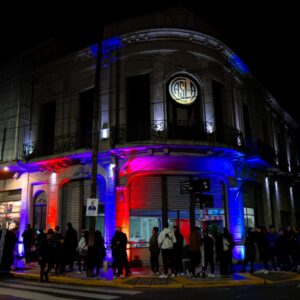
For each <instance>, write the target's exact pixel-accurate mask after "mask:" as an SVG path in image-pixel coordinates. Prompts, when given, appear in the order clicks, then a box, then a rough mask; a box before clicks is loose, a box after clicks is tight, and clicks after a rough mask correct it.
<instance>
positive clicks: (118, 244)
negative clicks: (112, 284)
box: [110, 226, 130, 278]
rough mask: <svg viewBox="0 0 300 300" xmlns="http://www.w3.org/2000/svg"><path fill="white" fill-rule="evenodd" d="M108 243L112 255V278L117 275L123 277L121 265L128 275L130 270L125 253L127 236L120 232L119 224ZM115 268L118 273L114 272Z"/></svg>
mask: <svg viewBox="0 0 300 300" xmlns="http://www.w3.org/2000/svg"><path fill="white" fill-rule="evenodd" d="M110 244H111V249H112V257H113V273H114V278H116V277H118V276H120V277H123V267H124V268H125V274H126V276H127V275H129V273H130V270H129V263H128V259H127V253H126V246H127V236H126V234H125V233H123V232H122V230H121V227H120V226H118V227H117V230H116V232H115V234H114V236H113V238H112V240H111V243H110ZM116 269H118V273H116Z"/></svg>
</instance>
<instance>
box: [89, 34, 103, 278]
mask: <svg viewBox="0 0 300 300" xmlns="http://www.w3.org/2000/svg"><path fill="white" fill-rule="evenodd" d="M97 46H98V47H97V58H96V73H95V92H94V107H93V132H92V169H91V193H90V197H91V198H96V197H97V169H98V148H99V126H100V125H99V124H100V120H99V116H100V107H99V105H100V91H101V87H100V77H101V76H100V75H101V38H99V40H98V43H97ZM96 205H97V206H98V203H97V204H96ZM89 224H90V226H89V243H88V250H89V251H88V255H91V254H92V252H93V251H91V249H92V247H93V246H94V240H95V228H96V217H95V216H90V217H89ZM92 272H93V270H92V268H91V267H90V266H87V276H89V277H91V276H92V275H93V274H92Z"/></svg>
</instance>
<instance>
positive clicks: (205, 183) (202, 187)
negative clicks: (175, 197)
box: [192, 179, 210, 192]
mask: <svg viewBox="0 0 300 300" xmlns="http://www.w3.org/2000/svg"><path fill="white" fill-rule="evenodd" d="M192 185H193V189H194V192H208V191H209V190H210V181H209V179H198V180H194V181H193V184H192Z"/></svg>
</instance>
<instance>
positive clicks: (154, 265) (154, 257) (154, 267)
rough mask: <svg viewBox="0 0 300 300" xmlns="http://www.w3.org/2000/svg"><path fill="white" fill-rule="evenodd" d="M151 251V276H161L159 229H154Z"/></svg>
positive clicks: (150, 242)
mask: <svg viewBox="0 0 300 300" xmlns="http://www.w3.org/2000/svg"><path fill="white" fill-rule="evenodd" d="M149 250H150V264H151V273H150V275H159V252H160V249H159V247H158V227H153V229H152V235H151V237H150V240H149Z"/></svg>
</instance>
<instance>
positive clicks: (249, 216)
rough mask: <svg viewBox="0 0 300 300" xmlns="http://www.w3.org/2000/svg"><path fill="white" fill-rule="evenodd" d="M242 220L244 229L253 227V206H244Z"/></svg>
mask: <svg viewBox="0 0 300 300" xmlns="http://www.w3.org/2000/svg"><path fill="white" fill-rule="evenodd" d="M244 220H245V226H246V229H253V228H254V226H255V220H254V208H250V207H244Z"/></svg>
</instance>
